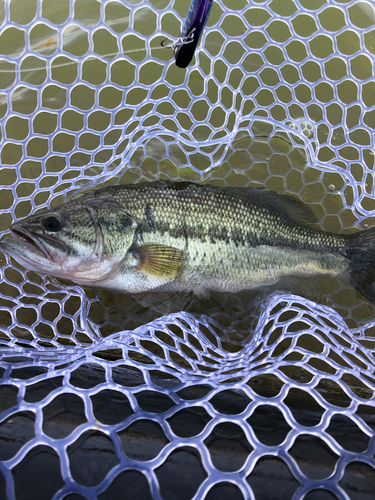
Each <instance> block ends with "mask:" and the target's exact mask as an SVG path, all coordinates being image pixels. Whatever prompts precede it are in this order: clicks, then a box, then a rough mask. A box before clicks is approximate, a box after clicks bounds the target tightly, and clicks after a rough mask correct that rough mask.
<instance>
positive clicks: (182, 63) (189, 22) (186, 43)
mask: <svg viewBox="0 0 375 500" xmlns="http://www.w3.org/2000/svg"><path fill="white" fill-rule="evenodd" d="M212 2H213V0H193V1H192V2H191V5H190V7H189V11H188V14H187V16H186V20H185V24H184V27H183V30H182V33H181V36H180V37H179V38H178V40H177V43H175V49H174V50H175V61H176V66H178V67H179V68H186V67H187V66H188V65H189V63H190V61H191V60H192V58H193V55H194V52H195V49H196V48H197V45H198V42H199V39H200V36H201V34H202V31H203V29H204V27H205V25H206V22H207V19H208V16H209V14H210V10H211V7H212Z"/></svg>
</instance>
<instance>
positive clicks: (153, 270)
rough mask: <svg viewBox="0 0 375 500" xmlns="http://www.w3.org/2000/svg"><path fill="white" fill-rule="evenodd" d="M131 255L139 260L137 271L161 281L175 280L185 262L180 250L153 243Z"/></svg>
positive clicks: (139, 248)
mask: <svg viewBox="0 0 375 500" xmlns="http://www.w3.org/2000/svg"><path fill="white" fill-rule="evenodd" d="M133 253H134V254H135V256H136V257H137V258H138V260H139V262H138V264H137V265H136V268H137V269H139V270H140V271H143V272H144V273H146V274H149V275H150V276H155V277H157V278H161V279H167V278H169V279H174V278H176V276H177V274H178V273H179V271H180V269H181V266H182V264H183V262H184V260H185V255H184V252H183V251H182V250H179V249H178V248H174V247H170V246H167V245H159V244H153V243H150V244H148V245H143V246H141V247H138V248H137V249H136V250H135V251H134V252H133Z"/></svg>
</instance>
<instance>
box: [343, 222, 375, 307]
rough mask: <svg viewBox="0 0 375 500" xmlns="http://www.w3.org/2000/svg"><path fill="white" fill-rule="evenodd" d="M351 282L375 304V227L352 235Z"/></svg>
mask: <svg viewBox="0 0 375 500" xmlns="http://www.w3.org/2000/svg"><path fill="white" fill-rule="evenodd" d="M350 237H351V242H350V246H349V247H348V248H347V249H346V251H345V253H346V256H347V257H348V258H349V282H350V284H351V285H352V286H353V287H354V288H356V289H357V290H359V291H360V292H361V294H362V295H364V296H365V297H366V298H367V299H368V300H369V301H370V302H372V303H373V304H375V227H372V228H370V229H365V230H364V231H361V232H359V233H354V234H352V235H350Z"/></svg>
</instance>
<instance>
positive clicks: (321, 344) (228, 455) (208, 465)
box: [0, 0, 375, 500]
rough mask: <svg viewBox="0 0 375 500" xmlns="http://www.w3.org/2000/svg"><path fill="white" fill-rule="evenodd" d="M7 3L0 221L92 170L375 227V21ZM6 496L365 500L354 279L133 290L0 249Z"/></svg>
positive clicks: (335, 13) (366, 386)
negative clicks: (203, 22) (95, 282)
mask: <svg viewBox="0 0 375 500" xmlns="http://www.w3.org/2000/svg"><path fill="white" fill-rule="evenodd" d="M188 7H189V2H187V1H185V0H175V1H173V0H172V1H168V0H154V1H151V2H148V1H147V2H146V1H142V0H141V1H140V2H137V1H134V0H133V1H128V2H126V1H125V0H121V1H113V0H102V1H101V2H99V1H96V0H75V1H74V0H59V1H58V2H56V1H52V0H43V1H42V0H5V2H4V0H3V1H1V2H0V19H1V23H2V24H1V29H0V55H1V60H0V89H1V90H0V115H1V122H0V127H1V153H0V154H1V167H0V172H1V178H0V180H1V191H0V230H1V234H5V233H6V232H7V230H8V228H9V225H10V224H11V223H12V221H14V220H17V219H19V218H22V217H24V216H27V215H28V214H30V213H31V212H34V211H35V210H37V209H39V208H45V207H49V206H56V205H57V204H59V203H60V202H62V201H63V200H64V199H66V197H68V196H74V193H75V192H76V191H77V190H79V189H82V188H84V189H85V188H89V187H91V186H93V185H96V184H98V183H103V182H107V183H113V182H139V181H142V180H143V181H144V180H154V179H158V178H162V179H172V180H181V179H189V180H195V181H200V182H210V183H212V184H220V185H234V186H247V185H257V186H266V187H268V188H269V189H272V190H274V191H277V192H279V193H291V194H294V195H295V196H297V197H299V198H300V199H301V200H303V201H305V202H306V203H309V204H310V205H311V206H312V208H313V209H314V211H315V212H316V214H317V216H318V219H319V222H320V225H321V227H323V228H325V229H326V230H330V231H336V232H342V231H344V232H345V231H346V232H350V231H354V230H356V229H357V230H358V229H360V228H366V227H369V226H371V225H373V224H374V222H375V220H374V218H373V215H372V214H373V210H374V208H375V201H374V173H373V172H374V169H373V165H374V129H375V83H374V55H375V10H374V5H373V3H372V2H366V1H357V0H352V1H346V0H337V1H334V0H329V1H325V0H300V1H297V0H294V1H293V0H272V1H263V0H256V1H253V2H251V3H248V2H247V1H245V0H230V1H229V0H228V1H222V0H218V1H215V2H214V5H213V8H212V11H211V15H210V18H209V20H208V24H207V27H206V29H205V32H204V34H203V37H202V41H201V45H200V48H199V50H198V52H197V53H196V55H195V58H194V59H193V62H192V64H191V65H190V66H189V67H188V68H187V70H186V71H185V70H181V69H178V68H177V67H176V66H175V64H174V61H173V53H172V51H171V50H170V49H163V48H161V47H160V42H161V41H162V40H163V39H164V38H166V37H167V38H168V39H169V40H170V41H173V39H174V38H176V37H177V36H178V35H179V34H180V31H181V25H182V22H183V19H184V17H185V15H186V13H187V10H188ZM0 264H1V269H0V273H1V282H0V356H1V358H0V374H1V377H2V378H1V385H0V411H1V414H0V460H1V462H0V498H1V499H2V498H4V499H5V498H6V499H10V500H12V499H17V500H18V499H27V500H31V499H36V498H37V499H38V500H49V499H51V498H54V499H56V500H57V499H59V500H60V499H67V500H84V499H87V500H94V499H96V498H98V499H99V500H109V499H117V498H133V497H134V498H140V499H142V500H143V499H151V498H154V499H163V500H174V499H178V500H190V499H192V498H194V499H196V500H197V499H206V500H220V499H221V500H229V499H231V500H237V499H238V500H239V499H245V500H247V499H258V500H259V499H267V500H270V499H275V498H277V499H278V500H284V499H285V500H288V499H292V498H293V499H302V498H304V499H306V500H334V499H351V500H354V499H355V500H357V499H358V500H359V499H361V500H367V499H368V500H370V499H373V498H374V491H375V466H374V463H375V459H374V454H375V400H374V390H375V378H374V364H375V363H374V353H375V320H374V316H375V315H374V307H373V306H372V305H371V304H370V303H369V302H368V301H367V300H365V299H364V298H363V297H362V296H361V295H360V294H359V292H357V291H355V290H353V289H352V288H351V287H350V286H349V284H348V283H347V282H346V281H345V280H336V279H329V278H316V279H311V280H306V282H304V283H303V286H302V285H301V283H298V281H297V280H296V281H293V279H291V280H289V281H288V280H287V281H286V282H285V283H282V284H281V285H279V287H278V288H277V289H272V288H269V289H265V290H261V291H259V292H252V293H250V292H246V293H245V292H244V293H242V294H238V295H237V296H230V295H220V294H216V296H213V297H211V298H210V299H204V300H203V301H198V300H197V299H196V298H194V297H193V296H175V297H171V298H170V297H169V298H165V297H161V298H159V299H158V298H155V297H154V298H152V299H147V298H143V299H135V298H133V297H129V296H122V295H119V294H111V293H109V292H102V291H97V290H90V289H82V288H80V287H78V286H74V285H72V284H70V283H62V282H58V281H57V280H53V279H47V278H41V277H40V276H38V275H36V274H35V273H32V272H27V271H25V270H24V269H22V268H21V267H20V266H19V265H18V264H17V263H16V262H14V261H12V260H11V259H10V258H9V257H7V256H6V255H3V254H1V253H0Z"/></svg>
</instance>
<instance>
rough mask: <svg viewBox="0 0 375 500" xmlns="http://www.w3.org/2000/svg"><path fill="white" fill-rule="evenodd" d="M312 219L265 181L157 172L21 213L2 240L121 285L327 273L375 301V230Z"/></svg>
mask: <svg viewBox="0 0 375 500" xmlns="http://www.w3.org/2000/svg"><path fill="white" fill-rule="evenodd" d="M46 221H48V224H46ZM313 222H316V219H315V216H314V214H313V212H312V211H311V209H310V208H309V207H308V206H306V205H304V204H303V203H302V202H301V201H299V200H297V199H295V198H292V197H289V196H286V195H278V194H276V193H273V192H271V191H268V190H265V189H259V188H234V187H221V186H211V185H208V184H205V185H199V184H194V183H190V182H180V183H175V182H167V181H156V182H151V183H141V184H135V185H120V186H110V187H106V188H102V189H98V190H96V191H93V192H90V193H86V194H83V195H81V196H80V197H79V198H78V199H76V200H71V201H69V202H68V203H66V204H64V205H62V206H60V207H57V208H55V209H53V210H49V211H46V212H44V213H41V214H38V215H37V216H31V217H29V218H26V219H24V220H23V221H19V222H17V223H16V224H15V225H14V226H12V229H13V231H14V232H15V233H16V234H17V235H18V236H21V239H19V240H14V239H13V240H11V241H10V240H9V239H5V240H3V242H2V243H1V246H2V248H4V249H5V251H8V253H10V254H11V255H12V256H13V257H14V258H15V259H16V260H17V259H18V260H19V262H20V263H21V264H23V265H25V267H29V268H31V269H33V270H36V271H38V272H40V273H41V274H52V275H53V276H57V277H63V278H69V279H71V280H72V281H75V282H76V283H80V284H86V285H89V286H93V287H96V288H105V289H110V290H116V291H118V292H125V293H143V292H147V291H185V290H186V291H193V292H194V293H196V294H197V295H200V296H202V295H205V294H207V293H208V292H209V291H210V290H215V291H229V292H237V291H240V290H244V289H249V288H253V287H257V286H260V285H267V284H272V283H275V282H277V281H278V280H279V279H280V278H281V277H283V276H291V275H293V276H314V275H322V274H328V275H331V276H346V277H347V278H349V280H350V282H351V283H352V285H353V286H354V287H356V288H357V289H358V290H360V291H361V293H363V294H364V295H365V296H366V297H368V298H369V299H370V300H372V301H375V292H374V279H375V276H374V271H373V270H374V269H375V245H374V240H375V238H374V232H375V230H374V229H369V230H366V231H361V232H359V233H355V234H348V235H340V234H333V233H328V232H324V231H322V230H321V229H317V228H315V227H313V226H312V225H311V223H313ZM49 228H52V229H49ZM22 237H23V238H24V239H22ZM42 264H43V265H42Z"/></svg>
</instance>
